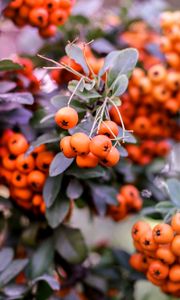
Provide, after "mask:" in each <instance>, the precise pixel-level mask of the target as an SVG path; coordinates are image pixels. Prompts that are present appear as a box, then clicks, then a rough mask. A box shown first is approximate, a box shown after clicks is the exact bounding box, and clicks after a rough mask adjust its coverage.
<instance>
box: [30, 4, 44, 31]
mask: <svg viewBox="0 0 180 300" xmlns="http://www.w3.org/2000/svg"><path fill="white" fill-rule="evenodd" d="M29 21H30V23H31V24H32V25H34V26H37V27H40V28H43V27H46V26H47V24H48V12H47V10H46V9H45V8H43V7H35V8H33V9H32V10H30V13H29Z"/></svg>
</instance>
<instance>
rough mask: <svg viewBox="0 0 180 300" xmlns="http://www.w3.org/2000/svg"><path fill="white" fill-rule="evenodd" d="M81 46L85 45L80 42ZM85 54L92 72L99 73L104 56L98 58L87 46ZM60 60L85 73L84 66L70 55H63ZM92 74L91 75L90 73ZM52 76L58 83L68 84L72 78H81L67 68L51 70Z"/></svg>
mask: <svg viewBox="0 0 180 300" xmlns="http://www.w3.org/2000/svg"><path fill="white" fill-rule="evenodd" d="M78 46H79V47H80V48H82V47H83V45H81V44H78ZM84 56H85V57H86V61H87V64H88V66H89V69H90V72H91V74H95V75H97V74H98V72H99V70H100V69H101V68H102V66H103V63H104V59H103V58H96V57H95V56H94V54H93V53H92V51H91V49H90V47H88V46H86V47H85V48H84ZM59 62H60V63H61V64H65V65H67V66H69V67H70V68H72V69H73V70H75V71H78V72H79V73H81V74H83V69H82V67H81V66H80V65H79V64H78V63H76V62H75V61H74V60H73V59H71V58H70V57H68V56H63V57H62V58H61V59H60V60H59ZM90 76H91V75H90ZM51 77H52V79H53V80H55V81H56V83H57V84H59V85H60V84H67V83H68V82H69V81H71V80H73V79H74V80H75V79H76V80H79V76H78V75H75V74H73V73H71V72H69V71H67V70H66V69H59V70H53V71H52V72H51Z"/></svg>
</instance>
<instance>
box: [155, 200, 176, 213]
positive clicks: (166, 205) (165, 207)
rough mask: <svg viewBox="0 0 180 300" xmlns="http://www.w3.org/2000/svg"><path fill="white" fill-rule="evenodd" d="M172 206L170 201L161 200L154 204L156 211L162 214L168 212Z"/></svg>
mask: <svg viewBox="0 0 180 300" xmlns="http://www.w3.org/2000/svg"><path fill="white" fill-rule="evenodd" d="M172 208H174V205H173V204H172V203H171V202H170V201H161V202H159V203H158V204H156V206H155V209H156V211H157V212H159V213H162V214H166V213H168V212H169V210H170V209H172Z"/></svg>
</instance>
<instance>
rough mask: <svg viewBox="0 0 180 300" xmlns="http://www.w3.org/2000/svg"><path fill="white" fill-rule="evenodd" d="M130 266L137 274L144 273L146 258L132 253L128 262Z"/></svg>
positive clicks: (146, 266) (146, 267)
mask: <svg viewBox="0 0 180 300" xmlns="http://www.w3.org/2000/svg"><path fill="white" fill-rule="evenodd" d="M129 264H130V266H131V267H132V268H133V269H135V270H137V271H138V272H146V271H147V269H148V263H147V259H146V257H145V256H144V255H143V254H142V253H134V254H132V255H131V257H130V260H129Z"/></svg>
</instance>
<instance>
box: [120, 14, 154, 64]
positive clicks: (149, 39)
mask: <svg viewBox="0 0 180 300" xmlns="http://www.w3.org/2000/svg"><path fill="white" fill-rule="evenodd" d="M120 42H123V43H126V44H127V45H129V46H131V47H135V48H136V49H138V52H139V61H140V62H141V63H143V66H144V68H145V69H148V68H149V67H151V66H153V65H155V64H158V63H160V59H159V58H158V57H156V56H154V55H152V54H151V52H150V51H149V49H148V46H149V45H150V44H155V45H158V44H159V35H158V34H157V33H156V32H155V31H154V30H153V29H151V28H150V27H149V25H148V24H146V23H145V22H144V21H142V20H141V21H135V22H133V23H131V24H130V26H129V28H128V30H126V31H124V32H123V33H121V34H120Z"/></svg>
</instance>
